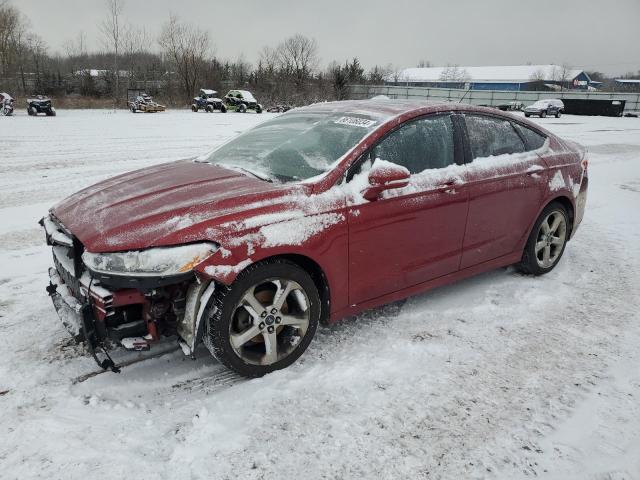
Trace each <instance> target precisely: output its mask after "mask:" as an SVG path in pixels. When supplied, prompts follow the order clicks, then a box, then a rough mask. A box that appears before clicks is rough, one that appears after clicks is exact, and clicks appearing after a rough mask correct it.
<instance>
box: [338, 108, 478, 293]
mask: <svg viewBox="0 0 640 480" xmlns="http://www.w3.org/2000/svg"><path fill="white" fill-rule="evenodd" d="M454 132H458V128H457V127H455V126H454V122H453V121H452V119H451V117H450V115H448V114H447V115H435V116H430V117H424V118H422V119H418V120H415V121H411V122H407V123H406V124H404V125H402V126H401V127H399V128H398V129H397V130H395V131H394V132H392V133H390V134H388V135H387V136H386V137H385V138H384V139H383V140H381V141H380V142H379V143H378V144H377V145H376V146H374V147H373V149H372V151H371V155H370V157H371V158H370V159H369V160H368V161H367V162H366V163H368V164H369V166H370V164H371V159H375V158H380V159H382V160H386V161H391V162H393V163H396V164H399V165H402V166H404V167H406V168H407V169H408V170H409V172H410V173H411V174H412V175H411V178H410V181H409V185H408V186H406V187H404V188H402V189H395V190H387V191H385V192H383V193H382V195H381V196H380V197H379V198H378V199H377V200H374V201H371V202H362V199H361V198H356V199H354V203H355V205H353V206H352V207H351V208H350V209H349V215H348V219H349V301H350V302H351V303H352V304H358V303H361V302H364V301H366V300H371V299H373V298H376V297H379V296H381V295H384V294H387V293H391V292H396V291H398V290H402V289H404V288H407V287H409V286H412V285H416V284H418V283H421V282H425V281H427V280H432V279H434V278H437V277H439V276H442V275H446V274H448V273H451V272H455V271H457V270H458V267H459V264H460V258H461V251H462V241H463V238H464V228H465V222H466V216H467V206H468V205H467V191H466V188H465V186H464V184H463V183H461V182H460V181H455V182H454V179H453V178H452V176H451V174H450V173H447V171H448V170H447V169H446V167H447V166H449V165H452V164H454V163H456V159H457V158H460V163H462V161H463V157H462V156H461V155H460V156H458V153H459V152H458V149H459V147H456V145H461V139H460V138H459V134H458V133H454ZM362 175H366V172H364V173H362Z"/></svg>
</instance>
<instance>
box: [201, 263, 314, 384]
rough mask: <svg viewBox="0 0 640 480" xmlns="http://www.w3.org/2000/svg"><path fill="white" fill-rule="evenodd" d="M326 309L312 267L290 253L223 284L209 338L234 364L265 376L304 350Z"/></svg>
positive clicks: (209, 316) (209, 317)
mask: <svg viewBox="0 0 640 480" xmlns="http://www.w3.org/2000/svg"><path fill="white" fill-rule="evenodd" d="M320 312H321V306H320V297H319V294H318V289H317V288H316V286H315V283H314V282H313V280H312V279H311V277H310V276H309V274H308V273H307V272H306V271H304V270H303V269H302V268H300V267H299V266H298V265H296V264H295V263H293V262H290V261H288V260H284V259H276V260H269V261H265V262H261V263H257V264H254V265H252V266H250V267H248V268H247V269H246V270H244V271H243V272H242V273H241V274H240V275H239V276H238V278H237V279H236V280H235V282H234V283H233V284H232V285H231V286H230V287H225V286H218V289H217V291H216V293H215V294H214V295H213V296H212V298H211V300H210V302H209V305H208V306H207V311H206V312H205V317H204V318H205V319H206V322H207V323H206V325H207V332H206V338H205V343H206V345H207V347H208V348H209V350H210V351H211V353H212V354H213V356H214V357H215V358H217V359H218V360H219V361H220V362H221V363H223V364H224V365H225V366H227V367H228V368H230V369H231V370H234V371H235V372H237V373H239V374H240V375H243V376H246V377H260V376H262V375H265V374H266V373H269V372H272V371H274V370H280V369H282V368H285V367H288V366H289V365H291V364H292V363H293V362H295V361H296V360H297V359H298V357H300V355H302V353H303V352H304V351H305V350H306V349H307V347H308V346H309V343H311V340H312V339H313V336H314V334H315V332H316V329H317V327H318V323H319V320H320Z"/></svg>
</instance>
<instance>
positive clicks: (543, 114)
mask: <svg viewBox="0 0 640 480" xmlns="http://www.w3.org/2000/svg"><path fill="white" fill-rule="evenodd" d="M546 116H547V111H546V110H542V111H541V112H540V118H544V117H546Z"/></svg>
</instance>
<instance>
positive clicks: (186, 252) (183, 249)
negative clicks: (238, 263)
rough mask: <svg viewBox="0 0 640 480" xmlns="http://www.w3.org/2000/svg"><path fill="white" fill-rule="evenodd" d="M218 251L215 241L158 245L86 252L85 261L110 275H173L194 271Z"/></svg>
mask: <svg viewBox="0 0 640 480" xmlns="http://www.w3.org/2000/svg"><path fill="white" fill-rule="evenodd" d="M217 250H218V245H216V244H215V243H211V242H202V243H192V244H189V245H180V246H177V247H157V248H149V249H146V250H134V251H130V252H114V253H91V252H84V253H83V254H82V261H83V262H84V264H85V265H86V266H87V268H88V269H89V270H91V271H93V272H97V273H104V274H108V275H109V274H110V275H131V276H146V277H155V276H160V277H164V276H171V275H181V274H184V273H188V272H190V271H191V270H193V267H195V266H196V265H198V264H199V263H202V262H203V261H205V260H206V259H207V258H209V257H210V256H211V255H213V254H214V253H215V252H216V251H217Z"/></svg>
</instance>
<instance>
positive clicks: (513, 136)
mask: <svg viewBox="0 0 640 480" xmlns="http://www.w3.org/2000/svg"><path fill="white" fill-rule="evenodd" d="M465 123H466V125H467V134H468V137H469V144H470V147H471V154H472V158H473V160H474V161H475V160H476V159H482V158H488V157H494V156H498V155H505V154H512V153H522V152H524V151H525V145H524V142H523V141H522V139H521V138H520V136H519V135H518V133H517V132H516V131H515V129H514V127H513V125H512V124H511V122H509V121H508V120H503V119H501V118H496V117H488V116H484V115H469V114H467V115H465Z"/></svg>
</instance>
